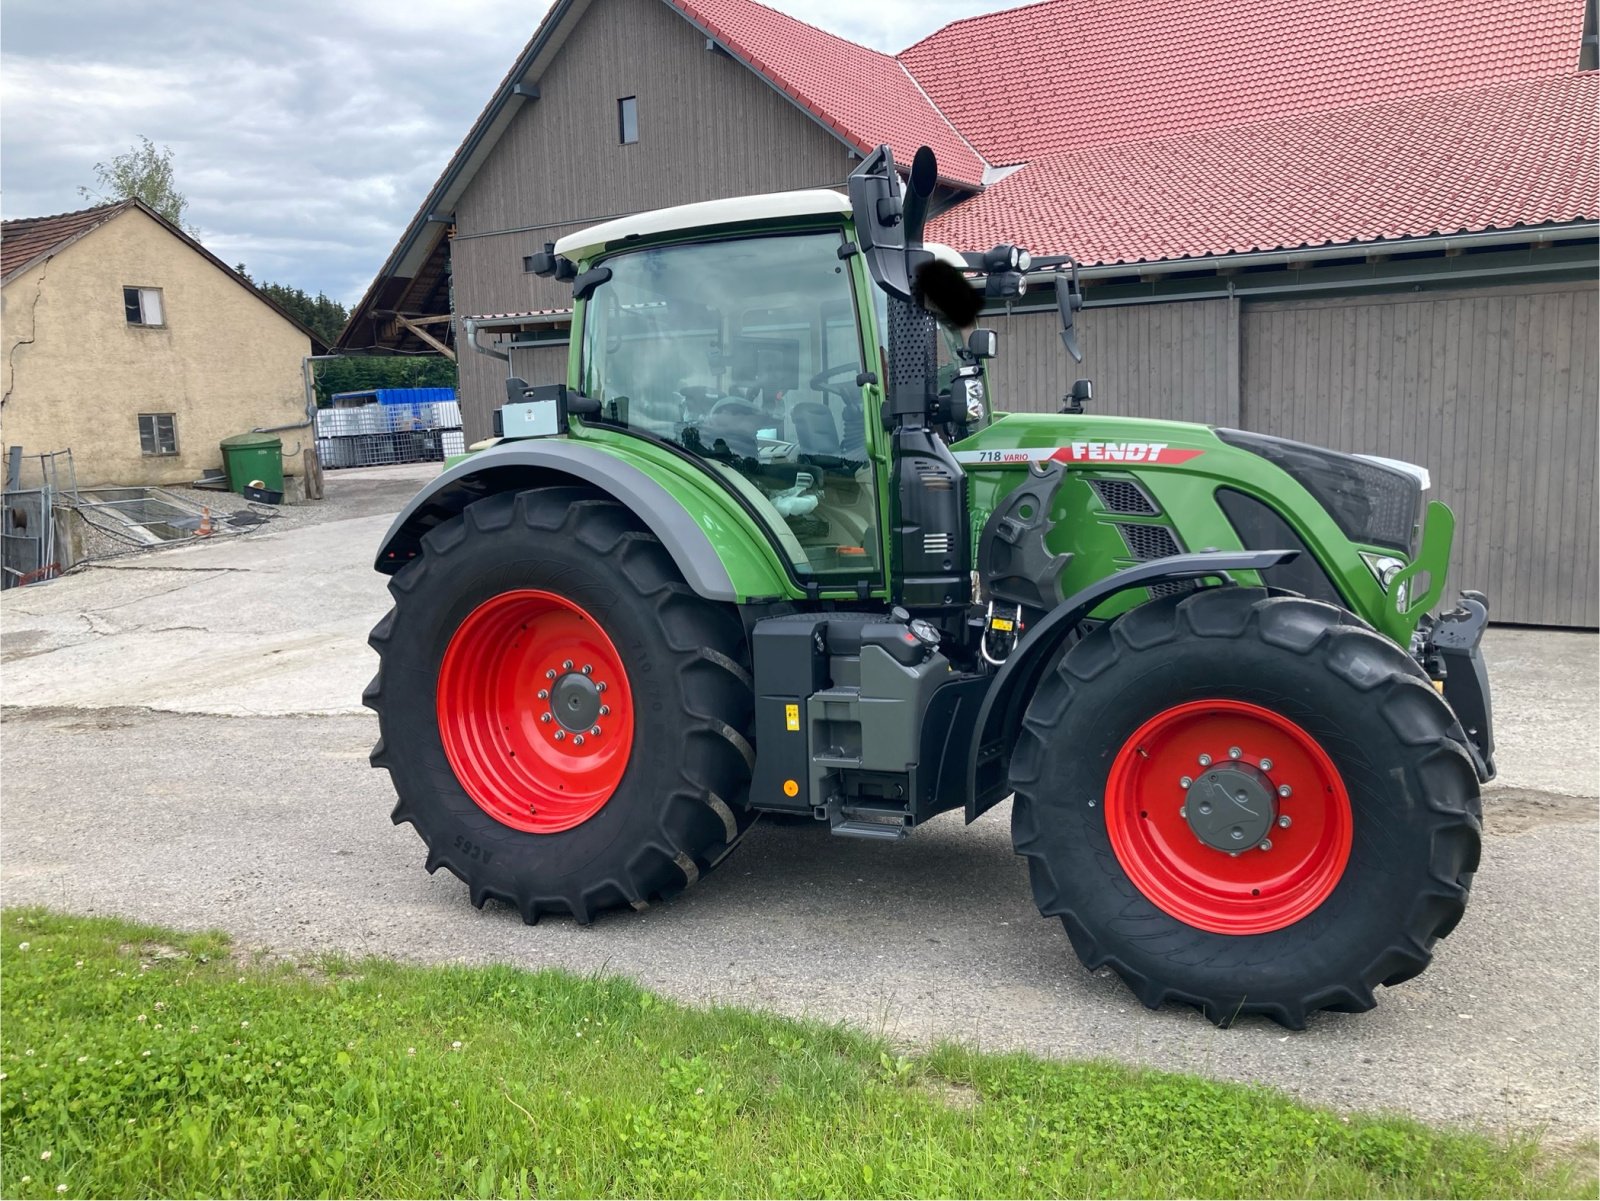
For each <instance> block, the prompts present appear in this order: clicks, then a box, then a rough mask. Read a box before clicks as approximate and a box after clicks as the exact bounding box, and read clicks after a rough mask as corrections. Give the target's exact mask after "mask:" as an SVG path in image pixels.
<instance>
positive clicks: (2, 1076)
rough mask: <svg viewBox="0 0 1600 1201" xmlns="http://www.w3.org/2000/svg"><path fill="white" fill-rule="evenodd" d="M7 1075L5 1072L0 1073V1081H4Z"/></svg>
mask: <svg viewBox="0 0 1600 1201" xmlns="http://www.w3.org/2000/svg"><path fill="white" fill-rule="evenodd" d="M7 1074H8V1073H6V1072H0V1080H4V1079H5V1078H6V1076H7Z"/></svg>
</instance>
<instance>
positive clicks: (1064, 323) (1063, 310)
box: [1056, 261, 1083, 363]
mask: <svg viewBox="0 0 1600 1201" xmlns="http://www.w3.org/2000/svg"><path fill="white" fill-rule="evenodd" d="M1082 307H1083V285H1082V284H1080V283H1079V282H1078V264H1077V262H1076V261H1073V262H1072V271H1071V273H1070V274H1069V273H1067V272H1065V271H1057V272H1056V311H1057V312H1058V313H1060V314H1061V345H1063V346H1065V347H1066V348H1067V353H1068V354H1070V355H1071V356H1072V358H1073V361H1074V362H1078V363H1081V362H1083V351H1082V350H1080V349H1079V348H1078V334H1077V331H1076V330H1074V329H1073V328H1072V325H1073V314H1075V313H1076V312H1077V311H1078V310H1079V309H1081V308H1082Z"/></svg>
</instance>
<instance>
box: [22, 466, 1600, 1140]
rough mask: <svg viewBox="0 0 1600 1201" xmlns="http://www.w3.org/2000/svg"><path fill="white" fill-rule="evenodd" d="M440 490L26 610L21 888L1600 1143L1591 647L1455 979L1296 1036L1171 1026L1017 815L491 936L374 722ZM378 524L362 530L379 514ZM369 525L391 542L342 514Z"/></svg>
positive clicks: (227, 925)
mask: <svg viewBox="0 0 1600 1201" xmlns="http://www.w3.org/2000/svg"><path fill="white" fill-rule="evenodd" d="M430 473H431V469H429V468H408V469H382V470H381V471H379V472H372V473H365V472H363V473H349V472H340V473H329V489H330V495H331V496H333V497H335V499H336V504H337V503H338V498H339V495H340V492H341V490H342V491H343V496H344V501H343V505H342V507H336V508H335V509H334V510H333V511H332V512H330V514H329V515H330V516H338V517H340V519H338V520H332V521H322V522H313V523H303V524H299V525H297V526H295V527H293V528H287V529H284V530H282V531H280V532H274V533H262V534H259V535H251V536H249V537H247V538H238V539H233V540H230V541H228V542H225V543H214V544H207V545H198V546H194V547H190V548H184V549H179V550H170V551H164V552H161V553H159V554H156V555H149V556H143V557H140V558H138V559H136V560H125V561H121V562H119V563H117V564H115V565H113V566H110V567H106V568H98V569H93V570H90V571H87V572H83V573H81V574H76V575H73V576H70V577H68V578H65V579H62V580H59V581H55V582H53V583H50V584H48V585H45V586H42V587H35V588H30V589H26V590H21V591H13V592H8V593H6V594H5V596H4V598H3V599H0V659H3V661H4V676H3V687H4V693H3V702H4V704H5V706H6V711H5V714H4V767H5V774H4V780H3V788H4V791H3V797H0V805H3V808H0V891H3V898H4V901H5V903H6V904H12V905H15V904H34V903H38V904H48V905H52V906H56V907H59V908H62V909H67V910H73V911H77V912H87V913H115V914H118V915H121V916H125V917H130V918H136V919H139V920H146V921H153V922H160V923H165V924H169V925H176V926H182V927H189V928H196V927H220V928H222V929H225V930H228V931H229V932H230V933H232V934H233V935H234V936H235V937H236V938H238V939H239V940H240V941H241V942H242V943H243V944H245V945H247V946H260V947H267V948H271V949H274V950H276V951H278V952H280V953H284V954H288V955H295V954H300V953H305V952H312V951H323V950H340V951H344V952H349V953H354V954H364V953H372V954H384V955H395V956H401V957H406V958H412V959H417V960H426V961H435V962H509V963H516V964H521V965H524V966H529V967H539V966H546V965H559V966H563V967H566V968H569V969H572V970H576V971H613V972H623V973H626V974H628V975H630V976H633V977H635V978H637V979H638V980H640V981H641V982H642V983H644V984H645V985H647V986H649V987H652V988H656V989H659V990H661V991H663V992H665V993H668V994H671V995H674V996H677V997H682V998H685V999H690V1000H696V1001H705V1000H713V1001H726V1002H732V1003H739V1004H749V1005H759V1006H765V1007H770V1008H773V1009H778V1010H782V1011H785V1012H790V1013H797V1014H808V1015H811V1016H815V1017H820V1018H824V1019H828V1020H845V1021H850V1022H853V1023H857V1024H860V1025H864V1026H868V1027H872V1028H876V1029H881V1030H884V1031H887V1032H889V1033H890V1034H892V1035H893V1036H894V1037H896V1038H900V1039H904V1040H907V1041H926V1040H930V1039H934V1038H940V1037H954V1038H960V1039H964V1040H967V1041H970V1042H975V1043H978V1044H981V1045H983V1046H985V1047H989V1048H1013V1047H1021V1048H1028V1049H1030V1050H1034V1051H1037V1052H1040V1053H1043V1054H1049V1055H1098V1056H1112V1057H1115V1058H1118V1059H1123V1060H1127V1061H1130V1062H1137V1063H1145V1064H1150V1065H1153V1066H1157V1067H1163V1068H1172V1069H1181V1070H1190V1071H1196V1072H1200V1073H1203V1074H1207V1075H1213V1076H1219V1077H1226V1078H1230V1079H1237V1080H1253V1081H1259V1082H1262V1083H1267V1084H1272V1085H1276V1086H1278V1087H1282V1088H1285V1089H1287V1090H1289V1091H1291V1092H1294V1093H1296V1094H1298V1095H1300V1096H1302V1097H1305V1098H1308V1099H1311V1100H1315V1101H1320V1102H1325V1103H1329V1104H1334V1105H1338V1106H1346V1107H1351V1108H1363V1109H1377V1108H1391V1109H1400V1110H1403V1111H1406V1112H1409V1113H1412V1114H1415V1115H1417V1116H1419V1117H1424V1118H1429V1119H1435V1120H1450V1121H1457V1122H1464V1123H1469V1124H1484V1125H1489V1126H1495V1127H1501V1128H1506V1127H1517V1128H1542V1129H1545V1130H1547V1131H1549V1132H1550V1133H1552V1134H1554V1135H1556V1136H1557V1137H1560V1138H1562V1139H1569V1138H1584V1137H1590V1136H1592V1135H1593V1134H1594V1132H1595V1128H1596V1120H1597V1115H1596V1077H1597V1071H1600V1053H1597V1035H1596V1023H1595V1015H1596V1013H1597V1011H1600V987H1597V980H1600V964H1597V946H1600V912H1597V884H1596V881H1597V877H1600V853H1597V849H1600V838H1597V836H1600V820H1597V801H1596V799H1595V798H1596V797H1597V795H1600V786H1597V775H1600V746H1597V742H1600V739H1597V734H1596V713H1597V711H1600V696H1597V686H1596V681H1597V671H1600V653H1597V651H1600V642H1597V639H1596V638H1595V637H1594V636H1592V635H1588V634H1574V633H1557V632H1549V631H1527V630H1505V629H1497V630H1493V631H1491V633H1490V636H1489V643H1488V653H1489V656H1490V667H1491V671H1492V672H1493V675H1494V685H1495V689H1496V712H1497V721H1498V728H1499V735H1500V740H1501V754H1500V761H1501V768H1502V780H1501V782H1500V784H1499V785H1498V786H1496V787H1495V788H1494V789H1493V790H1491V792H1490V793H1489V795H1488V796H1487V798H1486V828H1487V840H1486V845H1485V849H1484V863H1483V868H1482V870H1481V872H1480V873H1479V875H1478V877H1477V881H1476V885H1475V888H1474V893H1473V901H1472V904H1471V906H1470V908H1469V909H1468V912H1467V916H1466V918H1465V920H1464V921H1463V922H1462V924H1461V926H1460V928H1459V929H1458V930H1457V931H1456V933H1455V934H1454V935H1452V936H1451V938H1450V939H1449V940H1448V941H1447V942H1446V943H1444V944H1443V945H1442V947H1441V950H1440V955H1439V958H1438V961H1437V963H1436V964H1435V966H1434V967H1433V968H1432V969H1431V970H1430V971H1428V972H1427V973H1425V974H1424V975H1423V976H1421V977H1420V978H1418V979H1417V980H1415V981H1412V982H1410V983H1408V984H1406V985H1403V986H1401V987H1399V988H1396V989H1393V990H1382V991H1380V994H1379V1002H1380V1004H1379V1008H1378V1009H1377V1010H1375V1011H1374V1012H1372V1013H1369V1014H1364V1015H1339V1014H1323V1015H1319V1016H1318V1017H1316V1018H1315V1019H1314V1020H1313V1021H1312V1023H1311V1025H1310V1027H1309V1028H1308V1029H1307V1030H1305V1031H1303V1032H1300V1033H1294V1034H1291V1033H1289V1032H1287V1031H1284V1030H1281V1029H1279V1028H1278V1027H1276V1026H1273V1025H1271V1024H1269V1023H1266V1022H1259V1021H1250V1022H1245V1023H1242V1024H1241V1025H1240V1026H1238V1027H1236V1028H1234V1029H1232V1030H1229V1031H1217V1030H1215V1029H1213V1028H1212V1027H1211V1026H1210V1025H1209V1024H1208V1023H1207V1022H1205V1020H1204V1019H1203V1018H1201V1017H1200V1016H1199V1015H1198V1014H1196V1013H1194V1012H1192V1011H1190V1010H1187V1009H1166V1010H1162V1011H1159V1012H1155V1013H1151V1012H1147V1011H1145V1010H1144V1009H1142V1008H1141V1007H1140V1006H1139V1005H1138V1003H1137V1002H1135V1001H1134V1000H1133V998H1132V997H1131V995H1130V994H1128V993H1127V992H1126V990H1125V989H1124V988H1123V987H1122V985H1121V984H1120V983H1119V982H1118V981H1117V980H1115V979H1114V978H1112V977H1110V976H1108V975H1091V974H1089V973H1087V972H1085V971H1083V970H1082V969H1081V968H1080V967H1079V966H1078V964H1077V962H1076V960H1075V959H1074V958H1073V957H1072V954H1071V951H1070V949H1069V948H1068V946H1067V943H1066V939H1065V936H1064V935H1063V933H1062V931H1061V929H1060V927H1059V925H1057V924H1054V923H1051V922H1046V921H1044V920H1042V919H1040V918H1039V916H1038V915H1037V913H1036V912H1035V911H1034V909H1033V908H1032V904H1031V901H1030V899H1029V894H1028V889H1027V883H1026V878H1025V871H1024V869H1023V867H1022V864H1021V861H1020V860H1018V859H1017V858H1015V857H1014V856H1013V855H1012V853H1011V849H1010V844H1009V837H1008V818H1007V813H1006V810H1005V807H1004V806H1002V807H1001V808H1000V809H998V810H996V811H995V812H993V813H991V814H989V815H987V816H986V817H985V818H984V819H983V820H981V821H979V822H978V823H977V824H976V825H974V826H973V827H971V828H968V827H965V826H963V825H962V824H961V822H960V820H959V818H957V817H955V816H954V815H947V816H946V817H945V818H943V819H941V820H939V821H936V822H934V823H932V824H930V825H929V826H927V827H925V828H923V829H920V830H918V831H917V832H916V833H915V834H914V835H913V836H912V837H911V838H910V839H908V840H906V841H905V842H904V843H900V844H896V845H885V844H880V843H875V842H874V843H864V842H856V841H852V840H847V839H834V838H831V837H830V836H829V835H828V834H827V833H826V832H825V831H823V830H821V829H818V828H812V827H809V826H795V825H770V824H759V825H758V826H757V827H756V828H755V830H754V831H753V832H752V833H751V835H750V836H749V838H747V840H746V841H745V843H744V845H743V846H742V847H741V848H740V849H739V851H738V852H737V853H736V854H735V855H734V856H733V857H732V858H730V859H729V860H728V862H727V863H725V864H724V865H723V866H722V867H721V869H719V870H718V871H717V872H716V873H714V874H713V875H712V876H710V877H709V878H708V879H707V880H706V881H705V882H704V883H703V884H702V885H700V886H699V887H697V888H695V889H693V890H691V891H690V892H689V893H688V894H686V895H685V896H684V897H683V898H681V899H680V900H679V901H677V902H674V903H673V904H670V905H664V906H658V907H656V908H653V909H651V910H649V911H648V912H645V913H642V914H628V915H617V916H613V917H608V918H605V919H603V920H601V921H599V922H597V923H596V924H595V925H594V926H591V927H587V928H585V927H579V926H577V925H574V924H573V923H571V922H568V921H562V920H556V921H546V922H544V923H541V924H540V925H539V926H537V927H532V928H529V927H524V926H523V925H522V924H521V922H520V920H519V919H518V918H517V917H516V915H515V914H513V913H512V912H510V911H509V910H506V909H502V908H499V907H496V906H494V905H493V904H491V906H490V907H489V908H488V909H487V910H485V911H484V912H482V913H479V912H477V911H475V910H473V909H472V908H471V906H470V905H469V904H468V903H467V898H466V891H465V889H464V887H463V886H461V885H460V884H459V883H458V882H457V881H455V880H454V879H453V878H450V877H448V876H446V875H444V874H441V875H440V876H438V877H430V876H428V875H426V874H425V873H424V872H423V871H422V869H421V860H422V847H421V843H420V842H419V841H418V840H417V839H416V837H415V835H414V834H413V833H412V832H411V830H410V828H409V827H403V828H395V827H393V826H391V825H390V824H389V821H388V813H389V809H390V807H391V805H392V803H393V799H392V795H391V793H390V790H389V785H388V778H387V775H386V774H384V773H381V772H375V771H372V770H370V769H369V768H368V767H367V764H366V754H367V750H368V748H369V746H370V744H371V742H372V740H373V738H374V736H375V722H374V720H373V719H372V717H371V715H370V714H368V713H367V712H366V711H365V710H363V709H361V708H360V706H359V698H360V692H361V688H362V686H363V685H364V684H365V682H366V680H367V679H368V678H369V677H370V675H371V673H372V670H373V658H372V655H371V653H370V651H368V649H367V648H366V646H365V641H364V639H365V635H366V631H367V629H368V628H369V627H370V626H371V624H372V623H373V621H375V620H376V619H377V617H378V616H379V615H381V613H382V612H383V610H384V608H385V607H386V596H385V593H384V590H383V586H382V580H381V579H380V578H379V577H378V576H376V575H374V574H372V573H371V572H370V570H369V563H370V556H371V554H372V551H373V549H374V547H375V545H376V543H377V540H378V538H379V537H380V535H381V533H382V531H383V529H384V528H385V526H386V524H387V520H388V518H387V516H386V515H385V514H387V513H388V512H392V511H393V509H394V508H397V507H398V505H399V503H400V502H401V501H402V500H403V499H404V497H405V496H406V495H408V494H409V492H410V491H411V490H412V489H413V488H414V487H415V486H416V485H417V484H418V483H419V482H420V481H421V480H422V479H423V478H426V476H427V475H428V474H430ZM355 497H360V500H359V502H356V501H353V500H352V498H355ZM345 513H355V514H361V513H368V514H370V515H367V516H362V515H354V516H341V514H345Z"/></svg>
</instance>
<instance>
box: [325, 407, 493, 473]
mask: <svg viewBox="0 0 1600 1201" xmlns="http://www.w3.org/2000/svg"><path fill="white" fill-rule="evenodd" d="M466 449H467V441H466V436H465V435H464V434H463V433H462V430H461V406H460V404H458V403H457V402H455V401H436V402H432V403H424V404H367V405H361V406H360V407H358V408H338V409H321V410H319V411H318V413H317V461H318V462H320V463H321V464H322V466H323V467H325V468H340V467H378V466H386V465H388V464H392V463H424V462H429V461H432V462H439V461H441V460H443V459H444V458H446V457H447V456H449V455H459V454H464V453H466Z"/></svg>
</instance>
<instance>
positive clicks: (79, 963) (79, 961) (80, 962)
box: [72, 959, 83, 967]
mask: <svg viewBox="0 0 1600 1201" xmlns="http://www.w3.org/2000/svg"><path fill="white" fill-rule="evenodd" d="M72 966H73V967H82V966H83V960H81V959H80V960H78V962H77V963H75V964H73V965H72Z"/></svg>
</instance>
